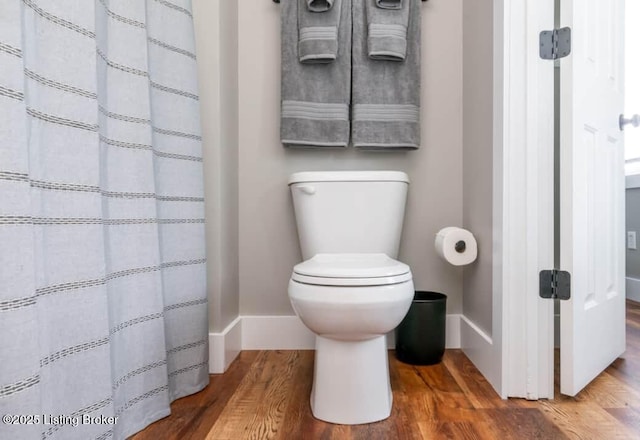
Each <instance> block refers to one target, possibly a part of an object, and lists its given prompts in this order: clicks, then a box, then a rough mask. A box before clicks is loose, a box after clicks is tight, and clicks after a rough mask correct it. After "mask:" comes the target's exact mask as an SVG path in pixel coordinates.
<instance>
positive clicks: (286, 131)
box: [280, 0, 351, 147]
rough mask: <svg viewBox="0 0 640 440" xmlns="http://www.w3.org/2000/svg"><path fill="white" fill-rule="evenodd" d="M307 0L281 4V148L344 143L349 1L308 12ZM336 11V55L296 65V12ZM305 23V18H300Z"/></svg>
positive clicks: (340, 0) (346, 137)
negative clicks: (337, 15) (328, 58)
mask: <svg viewBox="0 0 640 440" xmlns="http://www.w3.org/2000/svg"><path fill="white" fill-rule="evenodd" d="M307 5H308V3H307V0H287V1H284V2H282V42H281V46H282V87H281V93H282V113H281V120H280V137H281V140H282V143H283V144H284V145H285V146H287V147H346V146H347V144H348V143H349V104H350V95H351V0H335V1H334V2H333V7H332V8H331V10H330V11H329V12H323V13H320V14H318V13H311V12H309V11H308V9H307ZM300 9H304V12H305V13H307V14H316V15H325V14H331V13H333V12H336V13H337V14H339V19H338V23H339V27H338V29H337V35H339V38H337V57H336V59H335V61H334V62H332V63H325V64H322V63H309V64H306V63H302V62H300V60H299V58H298V53H299V52H298V51H299V47H298V45H299V42H298V34H299V31H298V28H299V26H304V25H303V24H302V23H301V22H299V21H298V20H299V18H301V17H302V11H300ZM304 23H306V22H304Z"/></svg>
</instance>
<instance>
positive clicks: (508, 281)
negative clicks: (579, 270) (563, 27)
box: [494, 0, 554, 400]
mask: <svg viewBox="0 0 640 440" xmlns="http://www.w3.org/2000/svg"><path fill="white" fill-rule="evenodd" d="M494 10H495V14H494V18H495V21H494V111H495V113H494V155H495V162H494V164H495V169H496V170H497V171H498V172H497V173H495V174H494V179H495V180H494V188H497V190H498V192H500V194H499V196H498V197H499V198H500V199H499V200H498V203H500V202H501V205H502V212H501V213H499V214H500V216H499V217H494V222H495V223H496V224H499V223H500V226H501V228H499V229H500V230H498V231H496V232H497V235H496V238H498V239H499V238H500V237H501V238H502V241H501V243H500V242H499V241H497V240H496V243H494V245H496V246H497V247H498V248H501V251H502V252H501V254H502V255H501V258H500V259H499V263H498V264H500V263H501V267H499V268H496V269H494V276H495V278H494V280H496V290H495V291H496V292H498V293H501V296H502V298H501V300H502V304H501V308H502V313H501V319H502V336H503V341H502V346H503V355H502V362H503V368H502V371H503V377H502V380H503V391H502V393H501V394H502V395H503V397H522V398H526V399H530V400H536V399H540V398H553V378H554V375H553V370H554V361H553V354H554V353H553V348H554V347H553V345H554V344H553V343H554V338H553V336H554V313H553V303H554V302H553V300H545V299H541V298H540V297H539V294H538V290H539V281H538V276H539V272H540V270H544V269H553V268H554V185H553V181H554V133H553V130H554V116H553V114H554V112H553V110H552V109H553V108H554V62H553V61H550V60H542V59H540V57H539V55H538V44H539V43H538V38H539V37H538V36H539V33H540V31H541V30H549V29H553V28H554V0H542V1H540V0H512V1H509V0H494ZM499 296H500V295H498V297H499Z"/></svg>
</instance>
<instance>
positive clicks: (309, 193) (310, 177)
mask: <svg viewBox="0 0 640 440" xmlns="http://www.w3.org/2000/svg"><path fill="white" fill-rule="evenodd" d="M408 186H409V177H408V176H407V175H406V174H405V173H403V172H400V171H327V172H322V171H311V172H300V173H294V174H292V175H291V177H290V178H289V187H290V188H291V195H292V197H293V206H294V210H295V216H296V224H297V227H298V237H299V238H300V248H301V250H302V257H303V258H304V259H305V260H308V259H309V258H311V257H313V256H314V255H316V254H319V253H384V254H387V255H388V256H390V257H391V258H396V257H397V256H398V247H399V246H400V236H401V234H402V222H403V219H404V207H405V202H406V199H407V189H408Z"/></svg>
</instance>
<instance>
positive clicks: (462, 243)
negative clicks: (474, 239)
mask: <svg viewBox="0 0 640 440" xmlns="http://www.w3.org/2000/svg"><path fill="white" fill-rule="evenodd" d="M454 248H455V250H456V252H457V253H459V254H461V253H463V252H464V251H465V250H467V243H465V241H464V240H460V241H458V242H456V245H455V247H454Z"/></svg>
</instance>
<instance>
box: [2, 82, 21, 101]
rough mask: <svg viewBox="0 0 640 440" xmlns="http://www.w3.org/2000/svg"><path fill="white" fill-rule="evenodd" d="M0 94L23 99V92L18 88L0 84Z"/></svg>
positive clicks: (19, 99)
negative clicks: (14, 88)
mask: <svg viewBox="0 0 640 440" xmlns="http://www.w3.org/2000/svg"><path fill="white" fill-rule="evenodd" d="M0 96H6V97H7V98H11V99H15V100H18V101H23V100H24V93H22V92H21V91H19V90H13V89H10V88H8V87H4V86H2V85H0Z"/></svg>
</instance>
